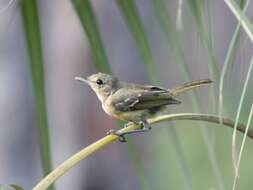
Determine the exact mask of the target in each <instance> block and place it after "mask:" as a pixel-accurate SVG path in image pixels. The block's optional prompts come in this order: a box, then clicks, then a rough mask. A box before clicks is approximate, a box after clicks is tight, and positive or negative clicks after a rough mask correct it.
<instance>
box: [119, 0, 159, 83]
mask: <svg viewBox="0 0 253 190" xmlns="http://www.w3.org/2000/svg"><path fill="white" fill-rule="evenodd" d="M117 4H118V6H119V8H120V10H121V13H122V15H123V16H124V18H125V21H126V23H127V25H128V27H129V30H130V31H131V33H132V36H133V38H134V39H135V41H136V45H137V47H138V49H139V51H140V53H141V55H142V58H143V60H144V63H145V64H146V68H147V72H148V74H149V78H150V79H151V81H152V82H153V83H158V80H157V77H156V76H157V69H156V65H155V61H154V58H153V56H152V52H151V48H150V46H149V43H148V39H147V36H146V34H145V30H144V27H143V25H142V22H141V19H140V16H139V14H138V10H137V7H136V5H135V3H134V1H133V0H127V1H126V0H117Z"/></svg>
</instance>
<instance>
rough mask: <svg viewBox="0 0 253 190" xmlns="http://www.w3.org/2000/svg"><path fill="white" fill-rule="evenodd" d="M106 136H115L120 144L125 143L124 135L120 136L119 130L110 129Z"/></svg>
mask: <svg viewBox="0 0 253 190" xmlns="http://www.w3.org/2000/svg"><path fill="white" fill-rule="evenodd" d="M106 134H107V135H117V136H118V137H119V141H120V142H127V140H126V137H125V136H124V134H120V133H119V130H117V129H110V130H109V131H108V132H107V133H106Z"/></svg>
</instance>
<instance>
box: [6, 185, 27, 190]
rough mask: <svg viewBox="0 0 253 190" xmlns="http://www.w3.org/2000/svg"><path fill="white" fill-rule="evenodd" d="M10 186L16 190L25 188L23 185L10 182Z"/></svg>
mask: <svg viewBox="0 0 253 190" xmlns="http://www.w3.org/2000/svg"><path fill="white" fill-rule="evenodd" d="M9 186H10V187H12V188H14V189H15V190H24V189H23V188H22V187H20V186H19V185H16V184H10V185H9Z"/></svg>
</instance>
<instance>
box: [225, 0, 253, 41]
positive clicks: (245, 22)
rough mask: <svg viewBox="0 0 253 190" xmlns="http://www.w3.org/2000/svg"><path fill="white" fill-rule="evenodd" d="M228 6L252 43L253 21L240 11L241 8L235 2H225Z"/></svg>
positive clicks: (231, 0) (226, 0)
mask: <svg viewBox="0 0 253 190" xmlns="http://www.w3.org/2000/svg"><path fill="white" fill-rule="evenodd" d="M224 1H225V3H226V4H227V6H228V7H229V8H230V10H231V12H232V13H233V14H234V15H235V17H236V18H237V19H238V21H239V22H241V25H242V27H243V29H244V30H245V32H246V33H247V35H248V36H249V38H250V40H251V42H253V26H252V23H251V21H250V20H249V19H248V17H246V15H245V13H244V12H243V11H242V10H241V9H240V7H239V6H238V5H237V4H236V3H235V2H234V1H233V0H224Z"/></svg>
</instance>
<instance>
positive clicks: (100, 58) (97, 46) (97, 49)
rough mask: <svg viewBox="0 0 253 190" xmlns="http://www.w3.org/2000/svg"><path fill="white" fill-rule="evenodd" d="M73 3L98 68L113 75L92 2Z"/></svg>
mask: <svg viewBox="0 0 253 190" xmlns="http://www.w3.org/2000/svg"><path fill="white" fill-rule="evenodd" d="M72 3H73V5H74V7H75V10H76V12H77V14H78V16H79V19H80V21H81V24H82V26H83V28H84V30H85V32H86V35H87V38H88V40H89V44H90V47H91V53H92V55H93V59H94V61H95V65H96V68H97V69H98V70H99V71H101V72H104V73H111V68H110V65H109V63H108V59H107V56H106V52H105V49H104V47H103V43H102V40H101V37H100V33H99V30H98V27H97V22H96V17H95V14H94V11H93V8H92V5H91V3H90V1H89V0H72Z"/></svg>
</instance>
